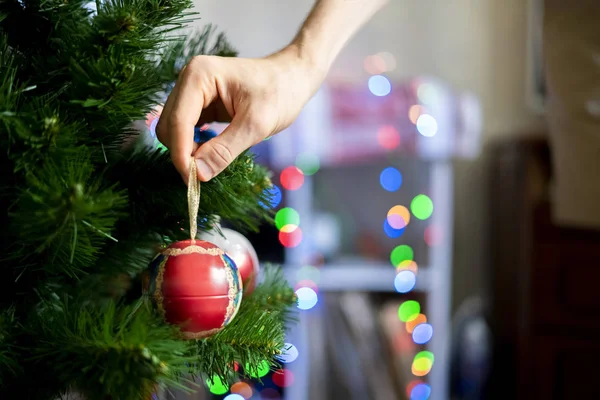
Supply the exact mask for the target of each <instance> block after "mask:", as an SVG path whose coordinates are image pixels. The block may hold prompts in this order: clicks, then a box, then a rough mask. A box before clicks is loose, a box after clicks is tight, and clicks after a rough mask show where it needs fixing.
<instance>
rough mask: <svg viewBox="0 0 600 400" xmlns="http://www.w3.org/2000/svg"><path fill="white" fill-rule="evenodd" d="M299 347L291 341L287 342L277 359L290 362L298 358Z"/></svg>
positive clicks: (286, 362) (285, 362)
mask: <svg viewBox="0 0 600 400" xmlns="http://www.w3.org/2000/svg"><path fill="white" fill-rule="evenodd" d="M298 355H299V353H298V349H297V348H296V346H294V345H293V344H291V343H286V344H284V345H283V349H281V354H280V355H278V356H277V359H278V360H279V361H281V362H282V363H284V364H289V363H291V362H294V361H296V359H297V358H298Z"/></svg>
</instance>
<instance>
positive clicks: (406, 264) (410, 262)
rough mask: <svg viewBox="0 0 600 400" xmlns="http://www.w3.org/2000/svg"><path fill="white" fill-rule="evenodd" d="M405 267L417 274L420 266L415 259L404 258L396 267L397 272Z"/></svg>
mask: <svg viewBox="0 0 600 400" xmlns="http://www.w3.org/2000/svg"><path fill="white" fill-rule="evenodd" d="M405 269H406V270H409V271H412V272H413V273H414V274H415V275H416V274H417V271H418V270H419V266H418V265H417V263H416V262H414V261H413V260H404V261H402V262H401V263H400V264H398V266H397V267H396V271H397V272H400V271H403V270H405Z"/></svg>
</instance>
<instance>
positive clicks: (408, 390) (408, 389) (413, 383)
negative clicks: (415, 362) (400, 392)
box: [406, 379, 424, 399]
mask: <svg viewBox="0 0 600 400" xmlns="http://www.w3.org/2000/svg"><path fill="white" fill-rule="evenodd" d="M421 383H424V382H423V381H422V380H419V379H415V380H413V381H411V382H410V383H409V384H408V386H407V387H406V397H407V398H409V399H410V395H411V393H412V391H413V389H414V388H415V386H417V385H420V384H421Z"/></svg>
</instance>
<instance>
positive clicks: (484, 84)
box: [196, 0, 542, 306]
mask: <svg viewBox="0 0 600 400" xmlns="http://www.w3.org/2000/svg"><path fill="white" fill-rule="evenodd" d="M389 3H390V4H388V6H387V8H386V9H385V10H384V11H383V12H380V13H379V14H378V15H377V16H376V17H375V18H374V19H373V20H372V21H371V22H370V23H369V24H368V25H367V26H366V27H365V28H363V30H362V31H361V32H360V33H359V34H358V35H357V36H356V37H355V38H354V39H353V40H352V42H351V43H349V45H348V46H347V47H346V49H345V50H344V51H343V53H342V54H341V55H340V57H339V58H338V60H337V62H336V64H335V65H334V67H333V69H332V72H331V76H332V77H335V78H336V79H344V80H350V81H360V82H361V83H364V80H365V78H366V77H367V75H366V73H365V72H364V70H363V67H362V65H363V60H364V58H365V57H366V56H367V55H369V54H372V53H376V52H379V51H388V52H390V53H392V54H393V55H394V56H395V57H396V60H397V68H396V70H394V71H393V72H391V73H389V74H388V76H390V77H391V78H392V79H403V78H410V77H414V76H416V75H434V76H438V77H440V78H442V79H444V80H446V81H447V82H448V83H450V84H451V85H452V86H454V87H455V88H456V89H458V90H464V91H470V92H473V93H475V94H476V95H477V96H479V98H480V99H481V101H482V106H483V111H484V121H485V126H484V143H486V142H488V141H489V140H491V139H499V138H503V137H507V136H509V135H526V134H529V133H531V132H536V131H539V130H540V128H541V127H542V120H541V118H540V117H539V116H536V115H535V114H533V113H532V112H531V111H530V110H528V109H527V107H526V105H525V96H524V93H525V89H524V85H525V64H526V35H527V27H526V25H527V1H526V0H503V1H496V0H419V1H415V0H390V2H389ZM312 4H313V1H312V0H287V1H281V0H262V1H240V0H196V9H197V10H198V11H199V12H200V14H201V17H202V20H201V21H200V22H199V23H200V24H202V23H214V24H216V25H218V27H219V28H220V29H222V30H224V31H225V32H226V34H227V36H228V38H229V39H230V41H231V42H232V43H233V44H234V46H235V47H236V48H237V49H238V50H239V51H240V55H241V56H245V57H254V56H262V55H266V54H269V53H271V52H273V51H275V50H277V49H279V48H281V47H283V46H284V45H285V44H286V43H287V42H289V40H291V39H292V37H293V36H294V34H295V32H296V30H297V28H298V26H299V25H300V23H301V22H302V20H303V19H304V18H305V16H306V15H307V13H308V11H309V10H310V8H311V5H312ZM482 158H483V157H482ZM483 162H484V160H483V159H480V160H477V161H475V162H464V161H459V162H457V163H456V167H457V168H456V171H457V181H456V196H455V211H456V212H455V222H456V223H455V232H456V237H455V267H454V268H455V273H454V298H453V304H454V305H455V306H456V305H457V304H459V303H460V302H461V301H462V300H463V299H464V298H466V297H467V296H468V295H470V294H473V293H479V292H481V291H482V290H483V289H482V288H483V285H484V282H485V268H486V265H485V239H484V238H485V237H486V227H487V224H486V221H487V219H486V215H485V208H484V207H485V184H486V182H485V178H484V174H483V173H484V170H483V168H482V165H483Z"/></svg>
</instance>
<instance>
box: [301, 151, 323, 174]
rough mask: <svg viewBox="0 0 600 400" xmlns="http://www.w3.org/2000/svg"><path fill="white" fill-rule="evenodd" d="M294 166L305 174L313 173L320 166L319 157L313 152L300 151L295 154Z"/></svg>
mask: <svg viewBox="0 0 600 400" xmlns="http://www.w3.org/2000/svg"><path fill="white" fill-rule="evenodd" d="M296 167H298V169H299V170H300V171H302V173H303V174H304V175H306V176H310V175H313V174H315V173H316V172H317V171H318V170H319V168H320V167H321V162H320V161H319V157H318V156H317V155H316V154H313V153H306V152H305V153H300V154H298V155H297V156H296Z"/></svg>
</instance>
